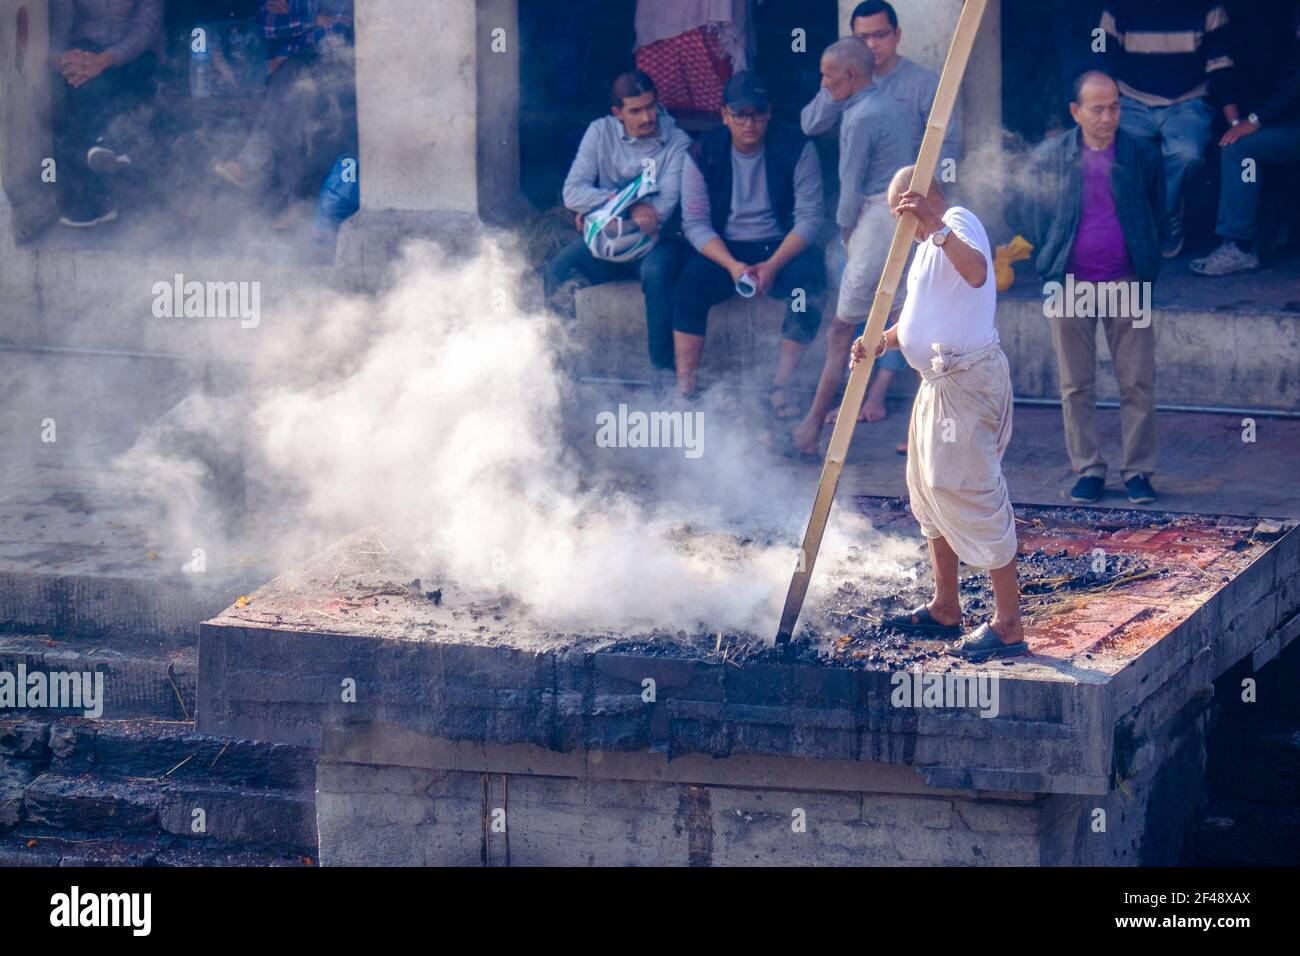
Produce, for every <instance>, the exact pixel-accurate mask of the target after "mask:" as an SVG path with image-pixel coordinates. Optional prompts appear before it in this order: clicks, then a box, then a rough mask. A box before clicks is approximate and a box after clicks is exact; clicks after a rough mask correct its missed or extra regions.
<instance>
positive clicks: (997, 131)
mask: <svg viewBox="0 0 1300 956" xmlns="http://www.w3.org/2000/svg"><path fill="white" fill-rule="evenodd" d="M962 2H963V0H895V2H894V9H895V10H897V11H898V25H899V27H900V28H901V29H902V31H903V40H902V43H901V44H900V46H899V52H900V53H902V54H903V55H904V56H906V57H907V58H908V59H910V60H915V61H916V62H917V63H919V64H921V65H922V66H925V67H928V68H930V69H931V70H934V71H935V72H936V73H938V72H940V71H941V70H942V69H943V61H944V58H945V57H946V56H947V55H948V45H949V44H950V43H952V34H953V31H954V30H956V29H957V17H958V16H959V15H960V14H961V8H962ZM857 5H858V0H839V9H840V33H841V34H843V35H845V36H848V35H849V33H850V30H849V15H850V14H851V13H852V12H853V8H854V7H856V6H857ZM960 102H961V106H962V112H963V117H962V120H963V122H962V135H963V137H964V142H965V157H964V158H963V159H962V161H961V163H959V164H958V169H957V187H958V188H957V192H958V194H959V199H960V201H961V203H962V204H963V205H965V206H968V207H970V208H971V209H972V210H974V212H975V214H976V215H977V216H979V217H980V219H981V220H983V222H984V226H985V228H986V229H988V231H989V237H990V239H992V240H993V241H994V242H998V241H1000V240H999V238H998V234H1000V233H1003V232H1005V229H1004V228H1003V222H1002V174H1001V170H1002V164H1003V161H1002V156H1001V150H1002V4H1001V0H989V3H988V6H987V8H985V11H984V19H983V22H982V23H981V24H980V31H979V35H978V36H977V37H976V39H975V48H974V50H973V51H972V52H971V57H970V62H969V63H968V64H967V65H966V75H965V77H964V79H963V80H962V90H961V98H960Z"/></svg>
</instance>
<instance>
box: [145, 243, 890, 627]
mask: <svg viewBox="0 0 1300 956" xmlns="http://www.w3.org/2000/svg"><path fill="white" fill-rule="evenodd" d="M517 262H518V257H517V255H516V254H515V252H514V249H513V247H512V246H511V245H509V244H501V243H497V242H488V243H485V244H484V246H483V248H482V250H481V252H480V253H479V254H478V255H477V256H475V257H474V258H472V259H463V258H462V259H456V260H449V259H447V258H445V257H444V255H443V253H442V252H441V250H440V248H439V247H437V246H435V245H432V244H413V245H411V246H409V247H408V249H407V253H406V256H405V258H404V260H403V261H402V262H401V263H400V264H398V265H397V266H396V267H395V269H394V271H393V274H392V277H391V282H390V283H389V285H388V287H387V289H386V290H385V291H383V292H381V293H380V294H378V295H375V296H373V297H372V296H367V295H329V296H320V297H319V298H318V300H317V301H315V302H313V303H312V304H311V306H310V308H309V309H307V310H306V311H307V312H308V313H309V315H303V316H295V317H292V320H285V319H284V318H283V317H280V318H277V317H275V316H269V315H268V316H267V320H266V321H264V322H263V325H262V327H261V329H259V330H258V336H259V338H258V342H259V346H258V349H257V356H258V358H257V362H258V364H257V371H256V372H255V373H254V381H253V382H252V383H251V385H250V387H249V388H248V412H247V427H246V429H245V449H244V454H245V458H246V460H247V462H248V468H249V474H250V486H257V487H259V488H260V489H261V494H262V496H263V499H264V500H262V501H261V502H260V503H258V502H251V503H250V506H254V507H258V508H260V509H261V510H262V512H263V513H264V514H266V515H274V517H275V519H276V521H277V523H278V529H277V531H276V534H275V535H274V538H275V541H276V547H277V548H278V549H279V551H280V553H278V554H276V555H275V556H274V561H275V563H276V564H277V565H280V569H281V570H283V569H284V567H283V565H284V563H286V562H289V561H292V560H295V559H297V558H301V556H302V554H303V553H304V552H305V551H310V550H311V548H314V547H319V546H321V545H324V544H327V543H329V542H330V541H331V540H333V539H337V538H338V537H339V536H342V535H344V534H347V533H350V532H353V531H356V530H358V529H361V528H371V527H374V528H377V529H380V533H381V534H383V535H384V536H385V538H386V539H387V540H389V541H391V542H392V543H393V545H394V546H395V547H400V548H401V549H402V550H403V551H406V552H407V553H409V554H411V555H413V564H414V566H415V568H416V570H418V571H420V572H421V573H422V574H424V575H426V576H427V579H440V580H451V581H455V582H457V583H458V584H461V585H464V586H468V587H472V588H475V589H488V590H492V591H496V592H498V593H501V594H503V595H506V596H509V597H510V598H512V599H513V600H514V601H515V602H516V603H517V604H518V605H519V606H521V611H522V612H523V613H526V614H528V615H529V617H530V618H531V619H532V620H534V621H535V622H537V623H539V624H541V625H543V626H547V627H556V628H566V629H569V628H572V629H578V628H586V629H593V628H594V629H607V628H608V629H622V630H626V629H632V628H635V629H638V630H641V629H646V630H649V629H666V630H672V631H677V630H685V631H688V632H698V631H708V632H713V631H717V630H730V631H736V632H747V633H755V634H764V635H769V634H771V633H774V631H775V626H776V621H777V617H778V616H779V612H780V605H781V602H782V600H783V599H784V594H785V588H786V586H787V584H788V582H789V579H790V573H791V571H792V569H793V567H794V557H795V552H794V544H795V543H796V542H797V540H798V537H799V535H800V534H801V533H802V530H803V522H804V521H805V520H806V518H807V509H808V507H809V506H810V504H811V498H812V493H813V490H814V486H815V476H814V475H813V473H811V472H810V471H809V470H806V469H805V470H801V471H799V472H797V473H791V472H789V471H787V470H785V469H783V468H781V467H779V466H778V465H777V464H776V463H775V462H774V461H773V459H772V457H771V456H770V455H769V454H768V453H767V452H766V451H764V450H763V449H762V448H761V447H760V446H759V445H758V444H757V442H756V441H755V440H754V436H753V434H752V432H751V431H750V430H748V429H747V428H746V427H745V426H744V424H743V422H742V419H743V417H744V416H742V415H740V414H738V413H737V407H738V403H737V401H736V400H735V396H734V394H730V393H729V392H728V389H727V388H726V387H725V386H720V387H718V388H716V389H714V397H713V398H711V399H710V400H708V401H706V402H705V403H704V405H703V407H702V409H701V413H702V415H703V422H704V445H703V449H704V454H703V455H701V456H700V457H699V458H695V459H689V458H687V457H685V456H684V455H683V453H682V452H681V450H678V449H654V450H650V449H621V448H620V449H601V451H600V453H597V451H596V448H595V435H596V431H597V427H596V415H597V413H598V410H601V409H608V410H613V409H615V408H616V407H617V403H618V402H619V401H624V402H626V401H629V398H628V397H627V396H626V394H625V393H621V394H620V395H615V396H613V397H608V396H602V397H595V396H593V395H591V394H579V392H580V391H581V390H580V389H576V388H575V387H574V386H573V385H572V384H571V380H570V378H569V377H568V376H567V375H566V374H565V360H566V356H567V355H568V354H569V352H568V346H567V345H566V326H565V325H564V323H563V320H560V319H557V318H555V317H554V316H552V315H549V314H547V313H544V312H542V311H536V310H532V309H530V308H528V307H526V306H524V305H521V304H520V301H521V296H520V295H519V291H520V290H521V289H522V288H524V283H523V281H522V280H523V276H522V273H521V271H520V269H519V267H518V266H517V264H516V263H517ZM633 400H634V399H633ZM646 401H651V400H649V399H646ZM655 402H657V403H658V406H659V407H663V399H662V398H659V399H655V400H654V401H652V402H651V404H654V403H655ZM203 417H204V418H205V420H208V421H211V420H212V418H211V417H210V416H203ZM225 427H226V426H225V425H224V424H223V426H222V429H223V430H224V429H225ZM146 444H147V443H146ZM167 447H168V448H169V449H173V451H171V452H169V453H159V452H158V451H157V450H156V448H153V447H152V446H150V447H149V448H145V447H142V446H137V448H135V449H133V451H132V452H131V453H130V454H129V455H127V456H126V457H125V459H124V460H123V462H122V467H123V468H124V469H125V472H124V477H126V478H127V479H128V480H133V479H132V474H133V471H136V470H138V466H140V465H142V464H143V465H146V466H147V467H146V468H145V469H144V470H145V471H146V472H147V474H148V475H149V476H151V477H150V479H149V488H150V490H151V491H153V492H155V493H162V489H163V488H166V487H169V486H170V487H172V488H173V489H175V490H174V491H173V492H172V494H171V496H170V499H169V505H170V511H171V517H172V521H173V523H174V524H175V525H176V527H177V529H178V534H183V535H189V536H190V538H189V539H188V540H192V537H193V535H195V534H196V533H203V532H202V531H198V530H196V529H205V530H206V533H209V534H212V533H216V532H215V529H217V528H222V527H225V528H229V527H233V526H234V522H233V521H230V520H225V519H224V518H222V517H220V516H216V517H214V516H213V515H211V514H209V515H206V516H205V515H204V514H203V513H202V511H203V509H205V508H206V509H209V510H211V509H213V508H217V509H219V508H221V507H223V503H222V502H221V500H220V499H219V498H218V497H214V496H213V495H204V494H201V493H198V492H197V491H196V489H198V488H201V487H204V486H205V484H204V481H203V479H204V478H205V477H206V476H208V475H209V472H210V466H209V467H205V468H198V469H197V470H196V465H195V462H194V458H193V456H192V455H191V454H189V451H188V450H186V449H184V448H183V446H182V451H181V452H180V453H177V452H176V451H174V449H176V448H177V447H178V445H177V443H175V442H171V443H169V444H168V446H167ZM220 450H221V455H222V456H225V455H227V454H228V453H229V449H228V448H222V449H220ZM168 454H171V455H172V457H171V459H170V462H169V460H168ZM632 473H635V474H636V475H637V476H638V478H639V482H637V481H629V480H627V479H628V476H629V474H632ZM629 484H631V485H635V486H636V488H635V490H620V488H626V487H627V486H628V485H629ZM647 485H649V489H648V490H645V489H646V486H647ZM268 489H271V490H269V491H268ZM250 495H252V497H256V495H253V494H252V493H251V492H250ZM837 512H838V518H837V521H836V523H835V524H834V525H833V526H832V528H831V530H830V532H829V533H828V536H827V540H826V543H825V546H824V548H823V553H822V554H823V556H822V562H823V563H822V564H821V565H819V573H818V576H817V579H816V580H817V581H818V582H819V585H820V587H821V588H823V589H824V588H826V587H830V586H833V584H832V581H831V579H832V578H833V577H834V571H835V569H836V568H837V567H839V568H840V569H841V571H842V572H848V573H853V574H856V575H862V574H877V575H883V574H890V575H896V574H899V573H902V569H903V568H904V567H905V566H906V565H909V564H910V563H911V561H910V559H911V557H912V556H913V555H914V553H915V550H914V546H913V545H910V544H902V543H898V542H891V541H889V540H888V539H886V538H884V537H883V536H879V535H874V534H872V533H871V531H870V529H869V528H868V527H866V526H865V522H861V521H860V520H859V521H857V522H854V521H852V520H851V518H850V516H848V515H846V514H845V508H843V507H841V508H839V509H837ZM263 527H265V526H263ZM868 536H870V540H871V541H872V544H873V547H872V548H870V549H866V550H865V551H864V552H863V553H867V554H873V555H874V557H872V558H870V559H869V560H868V562H867V566H865V567H864V566H858V567H852V568H849V567H845V565H844V562H845V560H846V555H847V553H848V547H849V546H850V544H851V543H856V544H859V545H860V544H862V543H863V542H864V541H866V540H868ZM742 537H744V538H751V537H752V538H753V540H752V541H751V542H750V543H748V544H747V545H746V546H740V544H739V540H740V538H742ZM262 546H263V547H265V546H266V545H262ZM816 598H817V592H816V591H814V594H813V596H812V600H813V602H815V600H816Z"/></svg>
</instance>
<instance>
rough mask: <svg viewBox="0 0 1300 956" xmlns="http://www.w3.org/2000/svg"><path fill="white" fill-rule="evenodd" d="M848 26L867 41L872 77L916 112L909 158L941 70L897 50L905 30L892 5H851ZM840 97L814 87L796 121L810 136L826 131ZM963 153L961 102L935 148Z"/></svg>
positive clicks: (876, 1)
mask: <svg viewBox="0 0 1300 956" xmlns="http://www.w3.org/2000/svg"><path fill="white" fill-rule="evenodd" d="M849 29H851V30H852V31H853V35H854V36H855V37H857V38H858V39H859V40H861V41H862V42H863V43H865V44H866V45H867V49H869V50H870V51H871V54H872V57H873V58H874V59H875V62H876V67H875V74H874V76H875V83H876V85H877V86H878V87H880V88H881V89H882V90H884V91H885V92H887V93H889V94H890V95H892V96H893V97H894V98H895V99H899V100H902V101H903V102H904V103H906V104H907V105H908V106H910V107H911V108H912V110H913V111H914V112H915V114H916V118H917V120H919V122H918V123H917V125H916V129H915V135H916V143H915V144H914V145H913V146H912V159H913V160H914V159H915V158H916V152H917V150H919V149H920V148H921V136H922V135H923V134H924V133H925V125H926V123H927V122H928V121H929V119H930V107H931V106H932V105H933V104H934V94H935V92H936V91H937V90H938V89H939V76H938V74H936V73H935V72H934V71H933V70H927V69H926V68H925V67H923V66H921V65H920V64H919V63H915V62H913V61H912V60H909V59H908V58H907V57H905V56H902V55H901V54H899V52H898V45H899V42H900V41H901V40H902V39H903V31H902V29H901V28H900V27H899V25H898V14H897V13H895V12H894V8H893V6H891V5H890V4H889V3H886V2H885V0H866V2H865V3H859V4H858V5H857V6H856V7H854V9H853V14H852V16H851V17H850V18H849ZM844 106H845V104H844V102H843V101H840V102H836V101H835V100H834V99H832V97H831V95H830V94H829V93H827V92H826V89H825V88H824V87H823V88H822V89H820V90H818V91H817V95H816V96H815V97H813V99H812V102H810V103H809V104H808V105H807V106H805V107H804V108H803V112H802V113H801V114H800V116H799V119H800V125H801V126H802V127H803V131H804V133H805V134H806V135H808V136H819V135H821V134H822V133H827V132H830V131H831V130H832V129H834V128H835V124H836V123H837V122H839V119H840V114H841V113H843V112H844ZM961 155H962V139H961V103H960V102H958V103H957V104H956V105H955V106H954V107H953V112H952V120H951V122H949V123H948V132H947V134H946V135H945V136H944V138H943V146H942V147H941V148H940V150H939V156H940V159H941V161H942V160H943V159H952V160H954V161H955V160H958V159H960V158H961Z"/></svg>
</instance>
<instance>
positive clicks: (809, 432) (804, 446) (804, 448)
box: [790, 416, 822, 455]
mask: <svg viewBox="0 0 1300 956" xmlns="http://www.w3.org/2000/svg"><path fill="white" fill-rule="evenodd" d="M790 434H791V437H792V438H793V439H794V447H795V448H798V449H799V450H800V451H801V452H803V453H804V454H812V455H815V454H817V446H818V443H819V442H820V441H821V437H822V427H821V424H820V423H819V422H817V421H816V420H814V419H813V418H812V417H811V416H809V417H807V418H805V419H804V420H803V421H801V422H800V423H799V425H798V426H797V427H796V428H795V430H794V431H793V432H791V433H790Z"/></svg>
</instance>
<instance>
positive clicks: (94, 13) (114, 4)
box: [50, 0, 164, 66]
mask: <svg viewBox="0 0 1300 956" xmlns="http://www.w3.org/2000/svg"><path fill="white" fill-rule="evenodd" d="M81 43H91V44H94V45H96V46H99V47H102V48H103V49H104V51H105V52H107V53H111V54H112V55H113V62H114V63H115V64H116V65H118V66H121V65H122V64H123V63H130V62H131V61H132V60H134V59H136V58H137V57H139V56H140V54H142V53H144V52H145V51H146V50H152V51H153V53H154V54H155V55H156V56H157V57H158V58H159V59H160V60H161V59H162V58H163V52H164V51H163V0H50V55H51V56H56V57H57V56H60V55H62V54H63V53H66V52H67V51H68V50H71V49H76V48H77V47H78V45H79V44H81Z"/></svg>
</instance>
